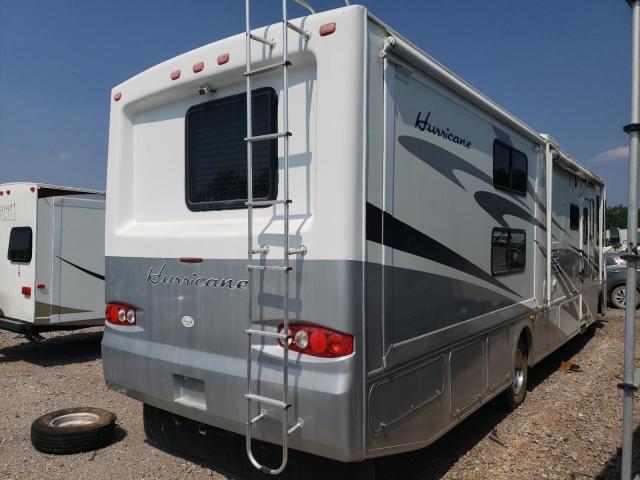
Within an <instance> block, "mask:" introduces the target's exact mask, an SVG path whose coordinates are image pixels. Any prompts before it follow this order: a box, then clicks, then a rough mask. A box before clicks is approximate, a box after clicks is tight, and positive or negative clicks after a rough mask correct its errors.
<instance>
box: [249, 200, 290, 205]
mask: <svg viewBox="0 0 640 480" xmlns="http://www.w3.org/2000/svg"><path fill="white" fill-rule="evenodd" d="M284 203H292V201H291V200H257V201H253V202H244V204H245V206H247V207H270V206H272V205H282V204H284Z"/></svg>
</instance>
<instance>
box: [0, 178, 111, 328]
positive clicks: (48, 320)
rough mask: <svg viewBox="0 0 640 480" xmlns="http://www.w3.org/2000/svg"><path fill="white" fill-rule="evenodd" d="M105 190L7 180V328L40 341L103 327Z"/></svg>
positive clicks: (2, 191) (0, 223)
mask: <svg viewBox="0 0 640 480" xmlns="http://www.w3.org/2000/svg"><path fill="white" fill-rule="evenodd" d="M104 200H105V196H104V193H101V192H96V191H92V190H82V189H76V188H67V187H56V186H51V185H40V184H36V183H7V184H1V185H0V279H1V281H0V328H2V329H5V330H10V331H14V332H18V333H23V334H25V335H27V336H28V337H29V338H31V339H33V340H35V339H38V334H39V333H40V332H44V331H52V330H73V329H76V328H84V327H90V326H95V325H103V324H104V314H103V312H104Z"/></svg>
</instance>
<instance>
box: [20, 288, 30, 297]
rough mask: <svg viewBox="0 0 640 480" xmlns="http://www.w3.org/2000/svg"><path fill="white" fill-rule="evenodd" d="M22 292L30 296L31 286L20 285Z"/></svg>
mask: <svg viewBox="0 0 640 480" xmlns="http://www.w3.org/2000/svg"><path fill="white" fill-rule="evenodd" d="M22 294H23V295H24V296H25V297H30V296H31V287H22Z"/></svg>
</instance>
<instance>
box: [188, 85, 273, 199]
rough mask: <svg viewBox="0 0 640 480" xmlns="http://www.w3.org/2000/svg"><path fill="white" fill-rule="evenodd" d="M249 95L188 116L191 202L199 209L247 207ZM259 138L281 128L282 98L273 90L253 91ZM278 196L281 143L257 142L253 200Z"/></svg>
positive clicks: (204, 107)
mask: <svg viewBox="0 0 640 480" xmlns="http://www.w3.org/2000/svg"><path fill="white" fill-rule="evenodd" d="M246 105H247V103H246V96H245V94H239V95H232V96H230V97H226V98H221V99H218V100H213V101H210V102H206V103H202V104H200V105H196V106H194V107H191V108H190V109H189V110H188V111H187V114H186V121H185V124H186V127H185V129H186V130H185V139H186V142H185V143H186V155H185V163H186V175H185V177H186V182H185V183H186V192H185V194H186V202H187V207H188V208H189V209H190V210H193V211H203V210H225V209H234V208H246V207H245V205H244V203H245V202H246V201H247V145H246V142H245V141H244V138H245V137H246V136H247V112H246V108H247V107H246ZM252 108H253V112H252V113H253V115H252V116H253V125H252V127H253V135H254V136H258V135H265V134H268V133H274V132H276V130H277V127H278V125H277V122H278V118H277V109H278V98H277V95H276V92H275V90H274V89H272V88H261V89H258V90H255V91H254V92H253V101H252ZM277 193H278V141H277V140H268V141H263V142H255V143H253V199H254V200H274V199H275V198H276V197H277Z"/></svg>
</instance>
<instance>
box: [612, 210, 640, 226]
mask: <svg viewBox="0 0 640 480" xmlns="http://www.w3.org/2000/svg"><path fill="white" fill-rule="evenodd" d="M638 223H639V224H640V210H638ZM606 228H627V207H625V206H624V205H612V206H610V207H607V211H606Z"/></svg>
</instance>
